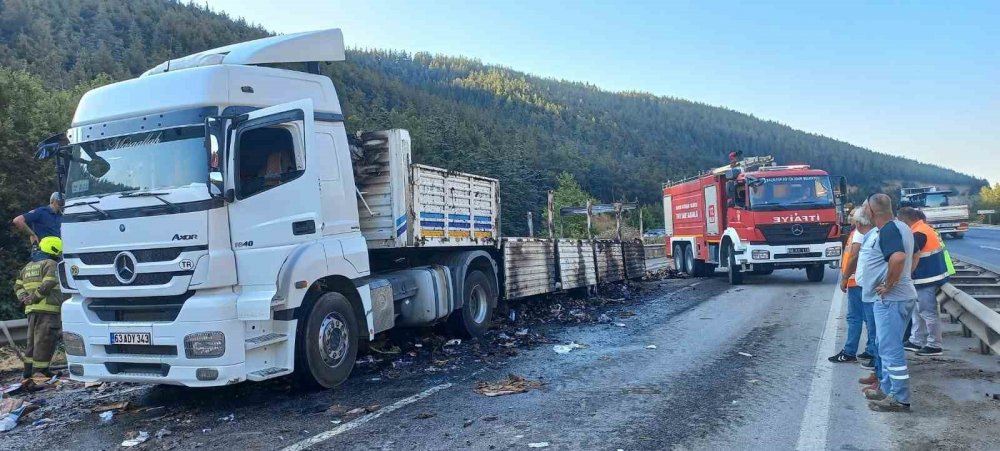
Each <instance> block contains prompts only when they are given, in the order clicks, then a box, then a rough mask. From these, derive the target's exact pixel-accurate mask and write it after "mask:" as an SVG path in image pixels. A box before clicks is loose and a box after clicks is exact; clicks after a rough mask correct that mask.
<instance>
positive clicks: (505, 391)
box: [474, 374, 544, 397]
mask: <svg viewBox="0 0 1000 451" xmlns="http://www.w3.org/2000/svg"><path fill="white" fill-rule="evenodd" d="M542 385H544V384H543V383H542V382H541V381H533V380H528V379H525V378H523V377H521V376H518V375H516V374H509V375H507V378H506V379H501V380H499V381H497V382H493V383H490V382H479V383H478V384H476V388H475V390H474V391H475V392H476V393H479V394H481V395H483V396H489V397H494V396H504V395H515V394H518V393H527V392H528V390H530V389H532V388H538V387H541V386H542Z"/></svg>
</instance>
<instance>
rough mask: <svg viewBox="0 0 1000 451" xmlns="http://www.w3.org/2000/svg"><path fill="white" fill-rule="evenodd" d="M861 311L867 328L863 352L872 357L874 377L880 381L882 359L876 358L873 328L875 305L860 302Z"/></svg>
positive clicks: (875, 331)
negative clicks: (866, 338)
mask: <svg viewBox="0 0 1000 451" xmlns="http://www.w3.org/2000/svg"><path fill="white" fill-rule="evenodd" d="M861 309H862V310H863V311H864V314H865V327H867V328H868V344H867V345H865V350H866V351H868V353H869V354H871V355H872V356H873V357H874V360H875V377H877V378H879V379H882V359H880V358H879V356H878V339H877V338H878V328H877V327H876V326H875V303H874V302H862V303H861Z"/></svg>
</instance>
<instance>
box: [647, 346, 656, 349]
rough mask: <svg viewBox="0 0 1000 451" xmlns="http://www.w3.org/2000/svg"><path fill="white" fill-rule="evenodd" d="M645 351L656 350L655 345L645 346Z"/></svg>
mask: <svg viewBox="0 0 1000 451" xmlns="http://www.w3.org/2000/svg"><path fill="white" fill-rule="evenodd" d="M646 349H656V345H646Z"/></svg>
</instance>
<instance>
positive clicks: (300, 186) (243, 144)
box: [226, 99, 321, 285]
mask: <svg viewBox="0 0 1000 451" xmlns="http://www.w3.org/2000/svg"><path fill="white" fill-rule="evenodd" d="M313 120H314V119H313V103H312V99H306V100H298V101H295V102H290V103H285V104H281V105H277V106H273V107H269V108H263V109H260V110H257V111H253V112H251V113H248V114H246V115H245V116H241V117H239V118H237V119H236V121H235V123H236V125H235V126H234V127H233V128H232V129H231V132H230V135H229V155H228V162H229V168H231V169H230V170H229V171H228V172H227V175H226V176H227V183H226V186H227V191H226V197H227V198H228V199H229V200H230V202H229V231H230V236H231V239H232V241H233V251H234V253H235V254H236V269H237V277H238V280H239V283H240V284H241V285H273V284H274V283H275V279H276V277H277V273H278V269H279V268H280V266H281V264H282V262H283V261H284V260H285V257H286V256H287V255H288V253H289V252H290V251H291V250H292V249H293V248H294V247H295V246H296V245H298V244H300V243H303V242H307V241H311V240H315V239H316V238H317V237H318V236H319V232H320V230H318V228H319V225H320V224H321V223H320V212H321V211H320V205H319V182H318V178H317V176H316V174H317V170H318V168H317V167H316V166H317V165H316V164H307V163H308V162H309V161H310V160H313V161H315V157H312V158H309V155H310V154H309V153H310V152H312V151H314V149H313V137H314V131H313Z"/></svg>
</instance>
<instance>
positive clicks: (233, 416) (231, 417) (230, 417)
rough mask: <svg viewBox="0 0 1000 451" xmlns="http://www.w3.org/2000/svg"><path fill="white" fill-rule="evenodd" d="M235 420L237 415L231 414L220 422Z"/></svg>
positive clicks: (220, 419)
mask: <svg viewBox="0 0 1000 451" xmlns="http://www.w3.org/2000/svg"><path fill="white" fill-rule="evenodd" d="M235 419H236V414H235V413H231V414H229V415H226V416H224V417H222V418H219V421H233V420H235Z"/></svg>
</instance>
